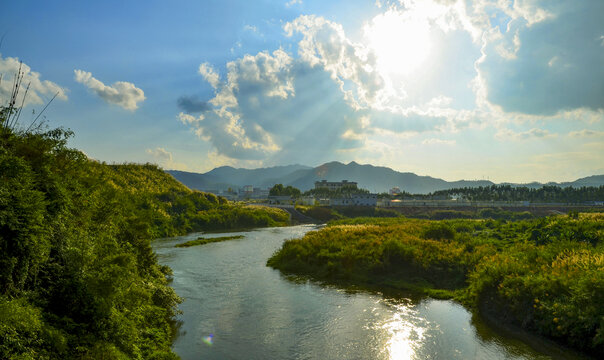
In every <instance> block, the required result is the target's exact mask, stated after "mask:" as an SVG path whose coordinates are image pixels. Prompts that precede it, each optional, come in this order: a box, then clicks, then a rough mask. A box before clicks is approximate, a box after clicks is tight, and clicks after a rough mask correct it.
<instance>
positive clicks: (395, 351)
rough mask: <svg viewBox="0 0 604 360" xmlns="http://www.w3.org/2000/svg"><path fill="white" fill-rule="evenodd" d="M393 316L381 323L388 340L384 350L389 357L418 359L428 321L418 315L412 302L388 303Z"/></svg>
mask: <svg viewBox="0 0 604 360" xmlns="http://www.w3.org/2000/svg"><path fill="white" fill-rule="evenodd" d="M388 305H389V306H391V307H392V308H393V311H392V316H391V317H390V318H388V319H386V321H385V322H384V323H383V324H382V325H381V328H382V329H383V330H384V331H385V335H386V336H387V338H388V340H387V341H386V342H385V347H384V350H383V353H384V355H386V357H387V358H388V359H397V360H398V359H416V358H419V357H418V354H417V353H418V350H419V349H420V348H421V347H422V345H423V343H424V340H425V333H426V330H427V325H428V324H427V321H426V320H425V319H422V318H421V317H418V316H417V311H416V310H415V309H414V305H412V304H411V303H410V302H407V303H402V304H401V303H399V304H388Z"/></svg>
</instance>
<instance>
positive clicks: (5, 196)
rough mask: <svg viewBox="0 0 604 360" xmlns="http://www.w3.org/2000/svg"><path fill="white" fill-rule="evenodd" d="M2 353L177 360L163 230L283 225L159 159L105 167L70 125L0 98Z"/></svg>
mask: <svg viewBox="0 0 604 360" xmlns="http://www.w3.org/2000/svg"><path fill="white" fill-rule="evenodd" d="M0 110H1V111H0V358H2V359H70V358H77V359H125V358H133V359H173V358H177V356H176V355H175V354H174V353H173V352H172V351H171V349H170V346H171V341H172V335H173V332H174V331H173V326H172V321H173V317H174V315H175V313H176V311H177V310H176V306H177V304H178V303H179V301H180V299H179V298H178V296H177V295H176V294H175V293H174V291H173V290H172V289H171V288H170V287H169V286H168V280H167V276H169V275H170V269H169V268H167V267H164V266H160V265H159V264H158V262H157V259H156V256H155V254H154V253H153V251H152V249H151V247H150V240H152V239H153V238H154V237H158V236H168V235H177V234H184V233H186V232H189V231H198V230H209V229H212V230H213V229H227V228H238V227H252V226H253V227H255V226H275V225H285V224H286V223H287V219H288V215H287V214H286V213H285V212H282V211H279V210H276V209H264V208H259V207H254V208H250V207H243V206H235V205H231V204H229V203H227V202H226V200H225V199H223V198H218V197H216V196H214V195H212V194H205V193H201V192H196V191H191V190H189V189H188V188H186V187H185V186H183V185H182V184H180V183H178V182H177V181H176V180H174V179H173V178H172V177H171V176H170V175H167V174H165V173H164V172H163V171H162V170H161V169H159V168H158V167H156V166H155V165H149V164H147V165H134V164H128V165H106V164H103V163H99V162H96V161H91V160H89V159H88V158H87V157H86V156H85V155H84V154H83V153H82V152H80V151H77V150H73V149H70V148H68V147H67V146H66V141H67V138H68V137H69V136H70V135H71V133H70V132H69V131H64V130H62V129H55V130H50V131H40V130H36V131H22V130H18V129H16V126H13V125H11V124H10V123H9V121H7V119H8V118H10V115H11V112H10V109H7V108H0Z"/></svg>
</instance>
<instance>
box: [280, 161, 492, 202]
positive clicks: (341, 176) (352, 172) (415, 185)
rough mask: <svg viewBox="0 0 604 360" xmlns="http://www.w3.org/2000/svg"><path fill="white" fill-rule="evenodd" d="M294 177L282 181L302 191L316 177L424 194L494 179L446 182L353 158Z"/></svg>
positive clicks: (485, 184)
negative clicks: (397, 188)
mask: <svg viewBox="0 0 604 360" xmlns="http://www.w3.org/2000/svg"><path fill="white" fill-rule="evenodd" d="M300 175H302V176H299V177H298V178H297V179H295V180H293V181H291V183H288V184H284V185H292V186H295V187H297V188H299V189H301V190H303V191H305V190H308V189H311V188H313V187H314V185H315V181H318V180H327V181H341V180H345V179H346V180H350V181H356V182H357V183H358V186H359V187H360V188H363V189H368V190H369V191H371V192H387V191H388V190H389V189H391V188H393V187H395V186H398V187H400V188H401V189H402V190H404V191H407V192H410V193H414V194H424V193H429V192H431V191H435V190H443V189H451V188H454V187H474V186H488V185H492V184H493V183H492V182H490V181H466V180H461V181H456V182H447V181H445V180H442V179H437V178H433V177H430V176H419V175H416V174H414V173H410V172H398V171H395V170H392V169H390V168H387V167H382V166H373V165H360V164H357V163H356V162H354V161H353V162H351V163H348V164H342V163H340V162H337V161H334V162H330V163H326V164H323V165H321V166H318V167H316V168H314V169H312V170H310V171H307V172H306V174H300Z"/></svg>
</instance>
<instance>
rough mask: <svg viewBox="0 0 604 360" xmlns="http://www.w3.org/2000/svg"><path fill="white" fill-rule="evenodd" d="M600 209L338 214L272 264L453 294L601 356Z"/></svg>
mask: <svg viewBox="0 0 604 360" xmlns="http://www.w3.org/2000/svg"><path fill="white" fill-rule="evenodd" d="M603 238H604V214H601V213H591V214H579V216H557V217H548V218H541V219H530V220H521V221H513V222H511V221H505V220H441V221H431V220H419V219H405V218H379V219H376V218H356V219H343V220H342V219H341V220H336V221H333V222H331V223H329V224H328V226H327V227H325V228H323V229H321V230H319V231H312V232H309V233H307V234H306V235H305V236H304V237H303V238H302V239H294V240H288V241H286V242H285V243H284V244H283V247H282V248H281V249H280V250H279V251H277V252H276V253H275V254H274V255H273V256H272V257H271V258H270V259H269V260H268V263H267V264H268V265H269V266H271V267H274V268H277V269H280V270H281V271H283V272H285V273H292V274H298V275H307V276H311V277H313V278H316V279H320V280H323V281H330V282H336V283H337V282H345V283H352V284H357V285H360V286H363V285H367V286H373V287H375V286H378V287H383V288H384V289H386V288H389V289H391V288H394V289H400V290H404V291H410V292H416V293H422V294H425V295H428V296H432V297H436V298H454V299H456V300H458V301H460V302H462V303H463V304H465V305H467V306H468V307H471V308H475V309H479V308H480V309H491V310H490V311H492V313H489V315H495V316H498V317H499V319H500V320H501V321H506V322H508V323H511V324H515V325H518V326H521V327H524V328H525V329H527V330H529V331H531V332H534V333H537V334H540V335H542V336H546V337H549V338H551V339H554V340H556V341H558V342H560V343H563V344H566V345H568V346H571V347H574V348H576V349H579V350H581V351H584V352H587V353H591V354H595V355H598V356H600V355H604V307H603V306H602V304H604V241H603Z"/></svg>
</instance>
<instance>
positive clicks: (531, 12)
mask: <svg viewBox="0 0 604 360" xmlns="http://www.w3.org/2000/svg"><path fill="white" fill-rule="evenodd" d="M2 9H3V11H2V14H1V15H0V17H1V18H2V21H0V36H1V37H2V42H1V45H0V74H2V82H1V83H0V104H1V105H5V104H6V102H7V100H8V96H9V94H10V89H11V85H12V79H13V78H14V74H15V73H16V72H17V70H18V68H19V63H20V62H22V67H21V69H22V71H23V72H24V80H23V89H22V91H21V94H24V93H25V91H24V88H25V86H26V84H30V88H29V90H28V92H27V97H26V98H25V99H24V107H25V108H24V110H23V113H22V116H21V119H20V120H21V125H22V126H27V125H28V124H29V123H30V122H31V121H32V120H33V118H34V117H35V116H37V114H38V113H39V112H40V111H41V110H42V108H44V106H45V105H46V103H47V102H48V101H49V100H50V99H51V98H53V96H55V95H56V97H55V99H54V100H53V102H52V103H51V104H50V106H49V107H48V108H47V110H46V111H45V112H44V118H45V120H46V124H47V125H48V126H49V127H50V128H55V127H64V128H69V129H71V130H73V131H74V133H75V135H74V137H73V138H71V139H70V141H69V145H70V146H72V147H74V148H77V149H80V150H82V151H83V152H84V153H86V154H87V156H89V157H90V158H93V159H97V160H100V161H106V162H108V163H122V162H153V163H157V164H159V165H161V166H162V167H163V168H165V169H176V170H184V171H192V172H206V171H209V170H211V169H213V168H215V167H218V166H223V165H229V166H234V167H243V168H257V167H268V166H276V165H288V164H303V165H308V166H317V165H320V164H322V163H325V162H328V161H341V162H344V163H347V162H350V161H356V162H358V163H367V164H373V165H380V166H387V167H390V168H393V169H395V170H398V171H403V172H414V173H416V174H419V175H430V176H434V177H439V178H443V179H445V180H450V181H451V180H460V179H468V180H472V179H489V180H491V181H494V182H507V181H509V182H531V181H541V182H546V181H572V180H575V179H577V178H580V177H584V176H589V175H599V174H604V1H601V0H577V1H567V0H541V1H539V0H515V1H514V0H475V1H472V0H395V1H387V0H378V1H353V0H346V1H318V0H317V1H315V0H282V1H276V0H256V1H249V0H248V1H236V0H220V1H214V0H206V1H185V0H174V1H165V0H164V1H154V0H147V1H134V0H130V1H123V0H121V1H113V0H105V1H96V2H89V1H68V0H65V1H30V0H20V1H11V2H8V3H7V4H3V6H2Z"/></svg>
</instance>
